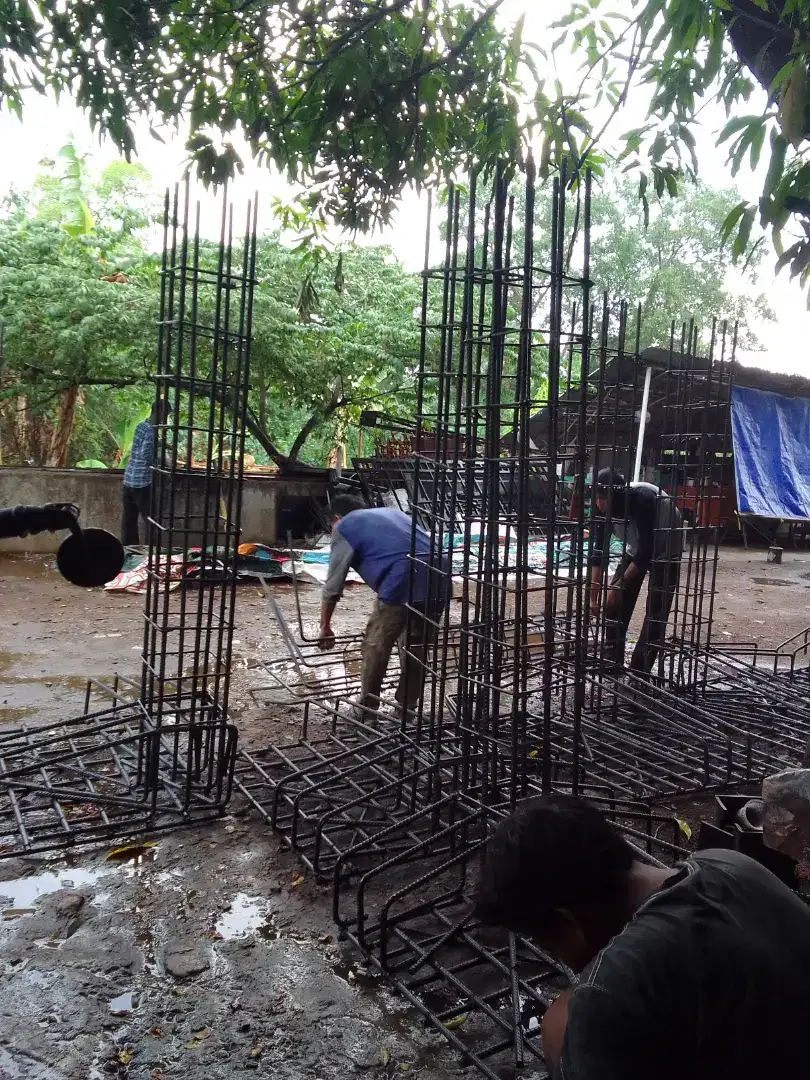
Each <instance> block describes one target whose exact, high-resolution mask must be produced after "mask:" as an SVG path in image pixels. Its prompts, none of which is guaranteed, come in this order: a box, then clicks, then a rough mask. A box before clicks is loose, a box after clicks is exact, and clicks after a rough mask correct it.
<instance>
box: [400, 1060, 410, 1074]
mask: <svg viewBox="0 0 810 1080" xmlns="http://www.w3.org/2000/svg"><path fill="white" fill-rule="evenodd" d="M400 1069H402V1071H403V1072H407V1071H408V1069H410V1065H409V1064H408V1062H407V1061H403V1062H402V1064H401V1065H400Z"/></svg>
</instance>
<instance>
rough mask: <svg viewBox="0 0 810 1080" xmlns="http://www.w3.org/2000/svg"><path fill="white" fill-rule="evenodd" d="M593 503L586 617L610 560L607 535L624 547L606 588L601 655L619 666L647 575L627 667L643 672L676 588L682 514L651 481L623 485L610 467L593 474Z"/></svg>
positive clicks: (659, 641)
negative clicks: (644, 599) (643, 610)
mask: <svg viewBox="0 0 810 1080" xmlns="http://www.w3.org/2000/svg"><path fill="white" fill-rule="evenodd" d="M595 487H596V490H595V496H596V506H597V509H598V511H599V513H600V514H601V515H603V516H602V517H601V518H599V519H597V521H596V527H595V529H594V541H593V548H592V553H591V557H590V560H589V566H590V568H591V615H592V616H594V617H596V616H598V614H599V603H600V597H601V589H600V585H601V581H602V575H603V570H604V569H605V568H606V567H607V564H608V561H609V558H610V538H611V535H614V536H617V537H619V539H620V540H623V541H624V544H625V550H624V554H623V555H622V558H621V561H620V562H619V565H618V567H617V569H616V572H615V573H614V575H613V578H612V579H611V582H610V585H609V586H608V589H607V598H606V600H605V656H606V659H608V660H609V661H610V662H611V663H612V664H615V666H616V668H617V669H618V670H621V669H622V668H623V667H624V652H625V641H626V638H627V629H628V627H629V626H630V620H631V619H632V617H633V611H634V610H635V606H636V601H637V600H638V597H639V593H640V592H641V586H642V585H643V584H644V578H645V577H646V576H647V575H649V588H648V590H647V610H646V613H645V615H644V622H643V624H642V627H641V633H640V634H639V638H638V642H637V643H636V647H635V649H634V650H633V656H632V658H631V661H630V670H631V671H634V672H637V673H649V672H650V671H652V669H653V665H654V664H655V659H656V657H657V656H658V653H659V651H660V649H661V646H662V645H663V643H664V640H665V638H666V632H667V620H668V619H669V613H670V610H671V609H672V601H673V600H674V598H675V593H676V591H677V589H678V582H679V580H680V572H681V555H682V554H683V518H682V516H681V514H680V511H679V510H678V508H677V507H676V506H675V503H674V500H673V499H672V498H671V497H670V496H669V495H667V493H666V492H665V491H662V490H661V488H657V487H655V486H654V485H653V484H645V483H633V484H628V483H627V481H626V480H625V478H624V476H623V475H622V473H620V472H619V471H618V470H616V469H602V470H601V471H600V472H599V473H598V474H597V477H596V486H595Z"/></svg>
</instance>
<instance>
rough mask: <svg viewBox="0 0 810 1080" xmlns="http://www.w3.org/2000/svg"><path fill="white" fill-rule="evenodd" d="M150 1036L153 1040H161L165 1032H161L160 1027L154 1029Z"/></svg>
mask: <svg viewBox="0 0 810 1080" xmlns="http://www.w3.org/2000/svg"><path fill="white" fill-rule="evenodd" d="M149 1034H150V1035H151V1036H152V1038H153V1039H159V1038H160V1036H161V1035H162V1034H163V1032H162V1031H161V1030H160V1028H159V1027H153V1028H152V1029H151V1030H150V1032H149Z"/></svg>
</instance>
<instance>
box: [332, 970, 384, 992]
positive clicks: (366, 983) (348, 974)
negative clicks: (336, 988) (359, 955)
mask: <svg viewBox="0 0 810 1080" xmlns="http://www.w3.org/2000/svg"><path fill="white" fill-rule="evenodd" d="M332 971H334V973H335V975H337V977H338V978H339V979H343V981H344V982H347V983H348V984H349V985H350V986H357V987H359V988H360V989H362V990H371V989H375V990H376V989H377V988H378V987H379V985H380V977H379V975H372V973H371V972H370V971H368V970H367V969H366V968H364V967H361V966H360V965H358V964H337V965H336V966H335V967H333V968H332Z"/></svg>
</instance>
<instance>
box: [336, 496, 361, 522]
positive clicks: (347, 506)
mask: <svg viewBox="0 0 810 1080" xmlns="http://www.w3.org/2000/svg"><path fill="white" fill-rule="evenodd" d="M365 509H366V504H365V503H364V502H363V500H362V499H357V498H355V497H354V495H336V496H335V497H334V499H332V505H331V506H330V507H329V513H330V514H331V515H332V516H334V517H346V515H347V514H350V513H351V512H352V510H365Z"/></svg>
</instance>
